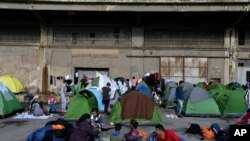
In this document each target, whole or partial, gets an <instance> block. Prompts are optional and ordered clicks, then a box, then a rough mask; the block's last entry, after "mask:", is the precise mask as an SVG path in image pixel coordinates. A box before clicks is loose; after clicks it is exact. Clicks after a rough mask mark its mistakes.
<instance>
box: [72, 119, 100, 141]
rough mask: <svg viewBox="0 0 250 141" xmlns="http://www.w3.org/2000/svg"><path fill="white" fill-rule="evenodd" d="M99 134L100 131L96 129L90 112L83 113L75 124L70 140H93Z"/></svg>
mask: <svg viewBox="0 0 250 141" xmlns="http://www.w3.org/2000/svg"><path fill="white" fill-rule="evenodd" d="M98 134H99V131H97V130H94V129H93V127H92V125H91V121H90V115H89V114H83V115H82V116H81V117H80V118H79V119H78V121H77V122H76V123H75V124H74V127H73V132H72V134H71V136H70V139H69V141H93V140H94V139H95V138H96V137H97V136H98Z"/></svg>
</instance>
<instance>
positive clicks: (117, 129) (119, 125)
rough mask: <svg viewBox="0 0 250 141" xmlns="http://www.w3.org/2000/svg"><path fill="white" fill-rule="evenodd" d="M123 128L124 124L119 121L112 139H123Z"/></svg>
mask: <svg viewBox="0 0 250 141" xmlns="http://www.w3.org/2000/svg"><path fill="white" fill-rule="evenodd" d="M121 129H122V125H121V124H119V123H117V124H115V130H114V131H113V132H112V134H111V136H110V141H121V140H122V138H123V136H122V135H121V133H120V130H121Z"/></svg>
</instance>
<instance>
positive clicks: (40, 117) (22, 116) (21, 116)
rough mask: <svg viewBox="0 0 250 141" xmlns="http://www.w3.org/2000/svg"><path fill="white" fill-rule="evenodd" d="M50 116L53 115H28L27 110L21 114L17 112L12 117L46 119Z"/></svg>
mask: <svg viewBox="0 0 250 141" xmlns="http://www.w3.org/2000/svg"><path fill="white" fill-rule="evenodd" d="M52 116H53V115H47V116H46V115H43V116H34V115H30V114H28V112H26V113H22V114H17V115H16V116H15V117H14V118H13V119H48V118H50V117H52Z"/></svg>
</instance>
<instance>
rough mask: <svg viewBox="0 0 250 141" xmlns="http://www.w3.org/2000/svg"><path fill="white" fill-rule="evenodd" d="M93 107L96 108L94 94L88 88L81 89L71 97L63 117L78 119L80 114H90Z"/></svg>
mask: <svg viewBox="0 0 250 141" xmlns="http://www.w3.org/2000/svg"><path fill="white" fill-rule="evenodd" d="M95 107H96V108H98V103H97V99H96V97H95V96H94V94H93V93H92V92H90V91H89V90H83V91H81V92H80V93H78V94H76V95H75V96H74V97H73V99H72V100H71V102H70V104H69V106H68V109H67V112H66V113H65V115H64V118H65V119H66V120H78V119H79V118H80V117H81V115H82V114H85V113H89V114H91V111H92V109H93V108H95Z"/></svg>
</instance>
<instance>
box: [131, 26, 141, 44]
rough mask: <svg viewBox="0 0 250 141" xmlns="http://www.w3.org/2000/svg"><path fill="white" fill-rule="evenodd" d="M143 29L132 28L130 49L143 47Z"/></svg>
mask: <svg viewBox="0 0 250 141" xmlns="http://www.w3.org/2000/svg"><path fill="white" fill-rule="evenodd" d="M143 45H144V29H143V27H140V26H133V27H132V47H143Z"/></svg>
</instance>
